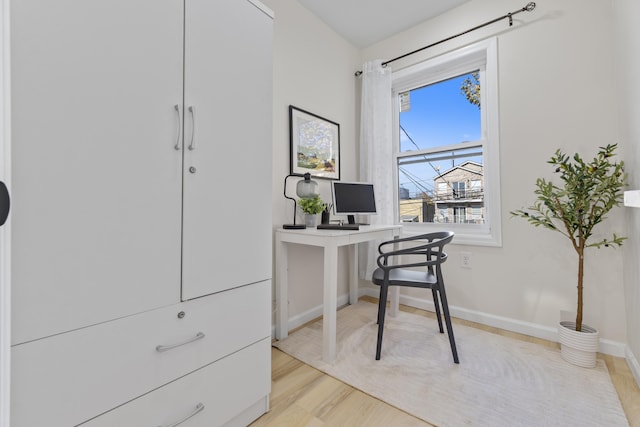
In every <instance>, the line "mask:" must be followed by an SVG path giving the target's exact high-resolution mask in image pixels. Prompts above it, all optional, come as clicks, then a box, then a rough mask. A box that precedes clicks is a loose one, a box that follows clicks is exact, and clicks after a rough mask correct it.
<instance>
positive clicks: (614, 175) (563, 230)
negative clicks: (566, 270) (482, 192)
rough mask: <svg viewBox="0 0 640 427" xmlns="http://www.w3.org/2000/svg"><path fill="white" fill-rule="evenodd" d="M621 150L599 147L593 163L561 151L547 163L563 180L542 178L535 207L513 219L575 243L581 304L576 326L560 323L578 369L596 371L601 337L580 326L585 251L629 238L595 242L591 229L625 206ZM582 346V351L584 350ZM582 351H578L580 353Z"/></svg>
mask: <svg viewBox="0 0 640 427" xmlns="http://www.w3.org/2000/svg"><path fill="white" fill-rule="evenodd" d="M616 148H617V144H613V145H611V144H609V145H607V146H606V147H600V148H599V151H598V154H597V155H596V156H595V157H594V159H593V160H592V161H590V162H588V163H587V162H585V161H584V160H583V159H582V158H581V157H580V155H579V154H577V153H576V154H574V156H573V157H572V158H571V157H568V156H567V155H566V154H565V153H563V152H562V151H561V150H559V149H558V150H556V153H555V155H554V156H552V157H551V159H550V160H549V161H548V162H547V163H549V164H551V165H552V166H553V168H554V170H555V173H556V174H558V175H559V178H560V181H561V184H559V185H557V184H556V183H554V182H552V181H548V180H546V179H544V178H538V179H537V180H536V190H535V191H534V193H535V194H536V196H537V199H536V201H535V202H534V204H533V205H532V206H530V207H529V208H527V209H519V210H515V211H512V212H511V214H512V215H514V216H517V217H521V218H524V219H526V220H527V221H529V222H530V223H531V224H533V225H534V226H536V227H539V226H542V227H545V228H548V229H549V230H553V231H557V232H558V233H560V234H562V235H563V236H565V237H566V238H568V239H569V240H570V241H571V245H572V247H573V249H574V250H575V251H576V254H577V256H578V277H577V283H578V286H577V288H578V300H577V307H576V321H575V322H566V321H563V322H560V326H559V328H558V331H559V335H560V344H561V354H562V357H563V358H564V359H565V360H567V361H569V362H571V363H574V364H576V365H579V366H585V367H593V366H595V364H596V352H597V351H598V348H599V337H598V332H597V330H596V329H594V328H592V327H589V326H587V325H583V324H582V306H583V282H584V256H585V249H586V248H590V247H595V248H598V249H600V248H601V247H618V246H620V245H622V241H623V240H624V239H625V237H620V236H617V235H616V234H615V233H613V236H612V237H611V238H596V237H594V235H593V229H594V227H595V226H596V225H598V224H599V223H601V222H602V221H604V220H605V219H606V216H605V215H606V214H607V213H608V212H609V211H610V210H611V209H612V208H613V207H614V206H619V205H620V204H621V202H622V197H623V191H622V188H623V187H624V186H625V185H626V178H627V177H626V174H625V172H624V162H622V161H620V162H618V163H616V162H614V161H613V156H614V155H615V150H616ZM582 344H584V346H583V345H582ZM577 347H580V348H577Z"/></svg>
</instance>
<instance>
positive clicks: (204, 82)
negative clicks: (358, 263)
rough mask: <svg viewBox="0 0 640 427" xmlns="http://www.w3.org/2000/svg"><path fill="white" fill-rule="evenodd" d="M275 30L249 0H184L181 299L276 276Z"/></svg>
mask: <svg viewBox="0 0 640 427" xmlns="http://www.w3.org/2000/svg"><path fill="white" fill-rule="evenodd" d="M271 38H272V19H271V18H270V17H269V16H267V15H266V14H265V13H264V12H263V11H261V10H260V9H258V8H257V7H256V6H255V5H253V4H251V3H250V2H248V1H247V0H217V1H214V2H213V1H210V0H188V1H186V4H185V146H186V147H185V176H184V200H183V203H184V208H183V209H184V212H183V221H184V223H183V283H182V297H183V299H191V298H195V297H198V296H201V295H206V294H210V293H213V292H218V291H221V290H224V289H228V288H232V287H236V286H239V285H243V284H246V283H253V282H258V281H261V280H265V279H268V278H270V277H271V151H272V144H271V140H272V136H271V117H272V116H271V109H272V101H271V93H272V78H271V76H272V65H271V55H272V49H271ZM192 141H193V145H191V144H192ZM189 148H192V149H189Z"/></svg>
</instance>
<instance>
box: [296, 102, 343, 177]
mask: <svg viewBox="0 0 640 427" xmlns="http://www.w3.org/2000/svg"><path fill="white" fill-rule="evenodd" d="M289 137H290V139H291V173H295V174H300V175H304V174H305V173H307V172H308V173H310V174H311V176H313V177H316V178H326V179H340V125H339V124H338V123H335V122H332V121H331V120H327V119H325V118H323V117H320V116H318V115H315V114H313V113H310V112H308V111H304V110H301V109H299V108H296V107H294V106H293V105H290V106H289Z"/></svg>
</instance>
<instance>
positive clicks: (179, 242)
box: [10, 0, 273, 427]
mask: <svg viewBox="0 0 640 427" xmlns="http://www.w3.org/2000/svg"><path fill="white" fill-rule="evenodd" d="M10 9H11V15H10V19H11V22H10V24H11V25H10V27H11V95H12V104H11V110H12V111H11V117H12V123H11V128H12V160H11V166H12V167H11V169H12V184H13V188H12V220H13V222H12V247H11V250H12V253H11V262H12V266H11V269H12V280H11V282H12V283H11V286H12V289H11V291H12V319H11V321H12V385H11V405H12V423H11V425H12V426H14V427H31V426H34V425H48V426H70V425H77V424H82V423H91V424H92V425H123V426H124V425H132V426H133V425H171V423H175V422H176V421H177V420H178V419H180V418H181V416H182V415H184V416H187V415H192V412H191V411H193V410H194V408H200V407H199V406H198V403H203V405H204V406H205V409H202V410H199V411H198V414H197V416H196V415H194V416H193V417H192V418H190V419H189V421H188V423H187V422H185V424H184V425H194V426H199V425H206V426H217V425H222V424H225V423H231V424H233V423H237V424H238V425H242V424H243V423H244V424H246V423H248V422H249V421H251V420H252V419H254V418H256V417H257V416H259V415H260V414H261V413H263V412H264V411H266V410H267V408H268V395H269V391H270V390H269V388H270V381H269V377H270V351H269V347H268V345H267V344H265V343H268V342H269V339H270V332H271V325H270V323H271V322H270V320H271V316H270V306H271V263H272V260H271V217H270V209H261V210H260V211H259V212H256V211H255V210H254V206H270V205H271V199H270V198H271V188H270V182H271V147H272V142H271V134H272V132H271V121H272V116H271V108H272V102H271V98H272V63H271V56H272V48H271V40H272V25H273V16H272V15H271V12H270V11H269V10H268V9H267V8H265V7H264V5H262V4H261V3H260V2H259V1H258V0H215V1H211V0H109V1H105V0H56V1H50V0H13V1H11V8H10ZM158 346H159V347H158ZM158 348H160V349H161V350H160V351H158ZM165 348H167V351H165ZM223 380H224V381H223ZM185 387H186V388H185ZM191 388H193V390H194V391H196V390H200V391H202V393H201V394H198V393H195V392H191V391H189V392H187V391H186V390H187V389H189V390H190V389H191ZM178 394H180V396H178ZM183 394H184V396H183ZM192 399H195V400H197V402H195V400H194V402H195V403H194V402H192ZM170 401H175V403H176V405H175V406H170V405H168V404H167V402H170ZM189 408H191V409H189ZM214 414H215V415H214ZM103 417H104V418H103ZM105 420H106V421H105ZM109 420H117V422H115V424H113V423H112V424H109V422H110V421H109ZM142 421H144V422H142Z"/></svg>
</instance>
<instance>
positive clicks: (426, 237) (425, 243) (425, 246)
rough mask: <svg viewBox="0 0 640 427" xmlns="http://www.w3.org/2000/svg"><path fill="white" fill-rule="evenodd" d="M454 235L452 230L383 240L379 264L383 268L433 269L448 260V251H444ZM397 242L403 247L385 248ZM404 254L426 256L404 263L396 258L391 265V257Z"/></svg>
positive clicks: (379, 247)
mask: <svg viewBox="0 0 640 427" xmlns="http://www.w3.org/2000/svg"><path fill="white" fill-rule="evenodd" d="M453 236H454V233H453V232H452V231H436V232H433V233H426V234H419V235H416V236H410V237H404V238H401V239H396V240H389V241H386V242H383V243H381V244H380V245H379V246H378V252H379V253H380V255H379V256H378V259H377V262H378V266H379V267H380V268H383V269H394V268H409V267H425V266H426V267H429V270H431V269H433V267H434V266H436V265H437V266H439V265H440V264H442V263H443V262H445V261H446V260H447V253H446V252H445V251H444V246H445V245H447V244H448V243H450V242H451V240H453ZM395 244H400V245H402V248H400V249H397V250H385V248H388V247H389V246H391V245H395ZM391 247H393V246H391ZM403 255H404V256H415V255H419V256H424V261H416V262H405V263H402V262H400V261H399V260H397V259H396V260H395V262H394V263H393V265H389V263H388V261H389V258H392V257H400V256H403Z"/></svg>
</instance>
